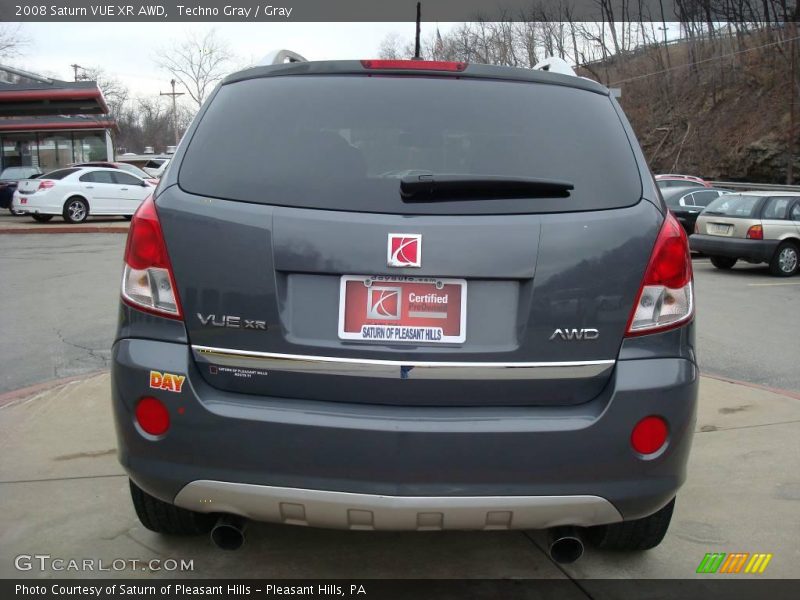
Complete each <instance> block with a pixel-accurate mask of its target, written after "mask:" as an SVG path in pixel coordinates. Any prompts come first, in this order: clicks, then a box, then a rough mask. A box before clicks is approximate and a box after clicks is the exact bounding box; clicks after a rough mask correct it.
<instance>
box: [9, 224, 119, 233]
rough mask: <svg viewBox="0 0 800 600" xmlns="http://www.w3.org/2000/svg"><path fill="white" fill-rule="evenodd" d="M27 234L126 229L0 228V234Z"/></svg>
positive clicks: (88, 227) (110, 231) (117, 229)
mask: <svg viewBox="0 0 800 600" xmlns="http://www.w3.org/2000/svg"><path fill="white" fill-rule="evenodd" d="M4 233H5V234H15V233H16V234H28V233H128V227H127V226H125V227H121V226H113V225H112V226H111V227H99V226H97V225H95V226H90V225H85V226H80V225H79V226H77V227H61V226H58V227H41V228H40V227H19V228H17V227H14V228H10V227H9V228H0V234H4Z"/></svg>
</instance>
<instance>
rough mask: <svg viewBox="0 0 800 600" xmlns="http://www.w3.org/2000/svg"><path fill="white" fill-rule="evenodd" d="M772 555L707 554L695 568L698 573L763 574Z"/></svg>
mask: <svg viewBox="0 0 800 600" xmlns="http://www.w3.org/2000/svg"><path fill="white" fill-rule="evenodd" d="M771 560H772V554H767V553H763V552H756V553H754V554H750V553H749V552H731V553H730V554H726V553H725V552H709V553H707V554H706V555H705V556H704V557H703V560H701V561H700V565H699V566H698V567H697V572H698V573H727V574H734V575H735V574H740V573H750V574H756V573H758V574H761V573H763V572H764V571H765V570H766V568H767V565H768V564H769V561H771Z"/></svg>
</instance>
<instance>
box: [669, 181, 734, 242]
mask: <svg viewBox="0 0 800 600" xmlns="http://www.w3.org/2000/svg"><path fill="white" fill-rule="evenodd" d="M729 193H730V190H722V189H719V188H697V187H680V188H667V189H664V190H661V196H662V197H663V198H664V202H666V204H667V207H668V208H669V210H670V212H672V214H673V215H675V218H676V219H678V222H679V223H680V224H681V226H683V229H684V230H685V231H686V235H692V234H693V233H694V224H695V222H696V221H697V217H698V215H699V214H700V213H701V212H702V211H703V209H704V208H705V207H706V206H708V204H709V202H712V201H713V200H716V199H717V198H719V197H720V196H721V195H723V194H729Z"/></svg>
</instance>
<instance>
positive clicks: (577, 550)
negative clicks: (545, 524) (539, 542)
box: [550, 527, 583, 565]
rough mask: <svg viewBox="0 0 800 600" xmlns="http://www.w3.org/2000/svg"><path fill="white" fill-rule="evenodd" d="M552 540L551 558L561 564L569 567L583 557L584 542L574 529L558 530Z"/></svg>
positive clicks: (552, 534)
mask: <svg viewBox="0 0 800 600" xmlns="http://www.w3.org/2000/svg"><path fill="white" fill-rule="evenodd" d="M550 540H551V541H550V558H552V559H553V560H554V561H556V562H557V563H559V564H562V565H568V564H570V563H574V562H575V561H577V560H578V559H579V558H580V557H581V556H583V540H581V538H580V535H578V533H577V531H576V530H575V529H574V528H572V527H568V528H557V529H556V530H555V531H553V532H552V533H551V538H550Z"/></svg>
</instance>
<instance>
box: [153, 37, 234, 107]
mask: <svg viewBox="0 0 800 600" xmlns="http://www.w3.org/2000/svg"><path fill="white" fill-rule="evenodd" d="M155 60H156V63H157V64H158V65H159V66H160V67H161V68H162V69H164V70H166V71H169V73H170V74H171V75H172V76H173V77H174V78H175V79H176V80H178V82H179V83H180V85H181V86H182V87H183V88H184V89H185V90H186V93H187V94H188V95H189V97H190V98H191V99H192V100H194V101H195V102H196V103H197V106H198V107H199V106H200V105H202V104H203V100H205V97H206V95H207V94H208V93H209V92H210V91H211V90H212V89H213V87H214V86H215V85H216V84H217V82H219V81H220V80H221V79H222V78H223V77H225V75H227V74H228V72H229V70H230V67H231V65H232V62H233V60H234V57H233V54H232V53H231V51H230V50H229V48H228V44H227V43H226V42H225V41H224V40H221V39H219V37H218V36H217V34H216V31H215V30H214V29H209V30H208V31H207V32H206V33H204V34H198V33H188V34H187V35H186V38H185V39H184V40H183V41H181V42H177V43H175V44H174V45H173V46H171V47H170V48H167V49H161V50H160V51H159V52H158V55H157V57H156V59H155Z"/></svg>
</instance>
